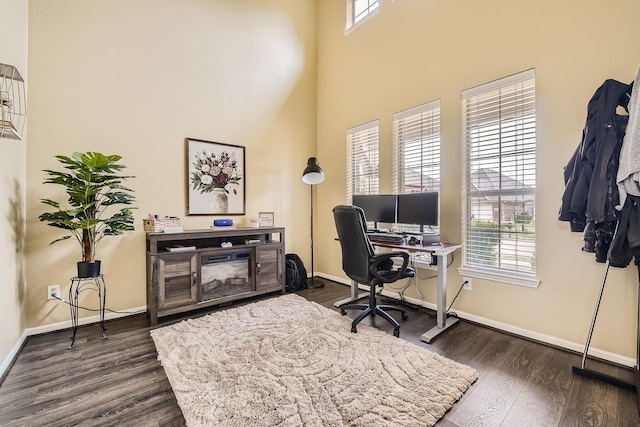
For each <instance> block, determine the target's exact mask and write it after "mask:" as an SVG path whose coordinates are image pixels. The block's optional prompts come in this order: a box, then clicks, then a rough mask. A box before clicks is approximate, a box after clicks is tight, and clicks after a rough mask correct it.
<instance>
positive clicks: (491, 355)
mask: <svg viewBox="0 0 640 427" xmlns="http://www.w3.org/2000/svg"><path fill="white" fill-rule="evenodd" d="M325 284H326V285H325V287H324V288H320V289H306V290H303V291H301V292H299V295H301V296H303V297H305V298H307V299H309V300H311V301H315V302H317V303H319V304H321V305H323V306H325V307H330V308H334V307H333V303H334V302H335V301H337V300H340V299H343V298H346V297H348V295H349V288H348V287H346V286H344V285H341V284H337V283H332V282H330V281H325ZM275 296H277V294H276V295H275ZM253 301H256V300H255V299H254V300H251V301H250V302H253ZM223 308H227V307H223ZM454 309H455V306H454ZM209 311H211V310H209ZM355 314H356V313H355V312H350V313H349V314H348V315H349V316H350V317H355ZM408 314H409V320H407V321H404V322H401V328H400V339H405V340H408V341H411V342H413V343H415V344H417V345H419V346H421V347H424V348H427V349H429V350H432V351H434V352H436V353H439V354H441V355H443V356H446V357H448V358H450V359H453V360H456V361H458V362H461V363H464V364H467V365H469V366H472V367H474V368H475V369H477V370H478V371H479V373H480V377H479V379H478V380H477V381H476V382H475V383H474V384H473V385H472V386H471V387H470V388H469V390H468V391H467V392H466V393H465V394H464V396H463V397H462V398H461V399H460V401H458V402H457V403H456V404H455V405H454V406H453V408H452V409H451V410H450V411H449V412H448V413H447V414H446V415H445V417H444V418H443V419H442V420H440V421H439V422H438V424H437V425H438V426H441V427H454V426H457V427H463V426H464V427H466V426H518V427H520V426H536V427H544V426H562V427H565V426H639V425H640V418H639V416H638V407H637V402H636V394H635V393H634V392H631V391H628V390H624V389H621V388H617V387H614V386H611V385H608V384H605V383H602V382H600V381H596V380H593V379H588V378H585V377H582V376H578V375H575V374H573V373H572V371H571V367H572V366H574V365H576V366H577V365H579V363H580V355H578V354H573V353H570V352H566V351H563V350H559V349H554V348H551V347H548V346H545V345H542V344H539V343H536V342H532V341H528V340H524V339H520V338H517V337H513V336H510V335H507V334H504V333H501V332H499V331H495V330H491V329H488V328H485V327H482V326H479V325H476V324H472V323H469V322H466V321H461V322H459V324H458V325H456V326H454V327H453V328H451V329H450V330H448V331H446V332H445V333H444V334H442V335H441V336H439V337H438V338H436V339H435V340H434V341H433V342H432V343H431V344H426V343H423V342H422V341H420V335H422V333H423V332H425V331H426V330H428V329H429V328H431V327H432V326H433V325H435V318H433V317H431V316H430V314H429V313H428V312H427V311H424V310H422V309H420V310H415V309H409V311H408ZM397 317H399V316H397ZM177 320H179V319H178V318H173V319H165V323H163V324H166V323H167V322H171V321H177ZM367 322H368V323H371V321H367ZM374 323H375V324H376V326H378V327H380V328H381V329H384V330H386V331H388V332H389V333H391V332H392V331H391V328H390V327H389V326H387V323H386V322H385V321H384V319H381V318H380V317H376V318H375V319H374ZM163 324H160V325H159V326H162V325H163ZM107 328H108V331H107V334H108V336H109V339H107V340H103V339H102V338H101V335H100V328H99V326H98V325H92V326H86V327H81V328H80V330H79V331H78V337H77V339H76V344H75V347H74V348H73V349H72V350H67V346H68V344H69V337H70V331H61V332H55V333H50V334H46V335H41V336H35V337H30V338H29V339H28V340H27V342H26V343H25V346H24V348H23V349H22V351H21V352H20V354H19V356H18V357H17V359H16V361H15V363H14V365H13V366H12V367H11V369H10V370H9V372H8V373H7V374H6V376H5V378H4V380H3V382H2V384H0V425H1V426H30V427H31V426H183V425H184V424H185V422H184V418H183V417H182V413H181V412H180V408H179V407H178V405H177V403H176V399H175V396H174V394H173V391H172V390H171V386H170V385H169V381H168V380H167V377H166V376H165V373H164V370H163V369H162V366H161V365H160V363H159V362H158V361H157V360H156V351H155V347H154V344H153V341H152V339H151V337H150V335H149V330H150V328H149V322H148V320H147V318H146V316H142V315H139V316H133V317H128V318H125V319H119V320H114V321H110V322H108V324H107ZM589 367H590V368H593V369H598V370H599V371H600V372H603V373H606V374H608V375H613V376H618V377H625V376H626V379H631V378H632V371H631V370H629V369H625V368H619V367H616V366H613V365H610V364H606V363H598V362H592V361H589Z"/></svg>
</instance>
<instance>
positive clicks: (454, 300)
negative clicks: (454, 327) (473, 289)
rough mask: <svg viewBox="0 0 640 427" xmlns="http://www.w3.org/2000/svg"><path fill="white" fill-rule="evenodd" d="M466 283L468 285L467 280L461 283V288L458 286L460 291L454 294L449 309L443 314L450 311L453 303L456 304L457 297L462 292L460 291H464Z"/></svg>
mask: <svg viewBox="0 0 640 427" xmlns="http://www.w3.org/2000/svg"><path fill="white" fill-rule="evenodd" d="M467 283H469V281H468V280H465V281H464V282H462V286H460V289H458V292H456V296H455V297H453V300H452V301H451V304H450V305H449V308H447V311H445V314H449V310H451V307H453V303H454V302H456V298H458V295H460V292H462V289H464V285H466V284H467ZM452 315H455V313H452Z"/></svg>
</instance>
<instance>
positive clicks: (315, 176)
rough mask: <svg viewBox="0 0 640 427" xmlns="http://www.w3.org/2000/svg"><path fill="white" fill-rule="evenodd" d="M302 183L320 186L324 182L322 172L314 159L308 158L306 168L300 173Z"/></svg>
mask: <svg viewBox="0 0 640 427" xmlns="http://www.w3.org/2000/svg"><path fill="white" fill-rule="evenodd" d="M302 181H303V182H304V183H305V184H311V185H313V184H320V183H321V182H322V181H324V172H323V171H322V168H321V167H320V165H319V164H318V159H316V158H315V157H309V160H307V167H306V168H305V170H304V172H303V173H302Z"/></svg>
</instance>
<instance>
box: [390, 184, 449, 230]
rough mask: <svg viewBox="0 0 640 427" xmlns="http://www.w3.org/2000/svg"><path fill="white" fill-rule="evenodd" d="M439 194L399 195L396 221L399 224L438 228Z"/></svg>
mask: <svg viewBox="0 0 640 427" xmlns="http://www.w3.org/2000/svg"><path fill="white" fill-rule="evenodd" d="M438 203H439V201H438V192H437V191H432V192H428V193H408V194H398V211H397V218H396V221H397V222H398V223H399V224H417V225H420V226H421V228H422V226H423V225H428V226H437V225H438V212H439V210H440V209H439V204H438Z"/></svg>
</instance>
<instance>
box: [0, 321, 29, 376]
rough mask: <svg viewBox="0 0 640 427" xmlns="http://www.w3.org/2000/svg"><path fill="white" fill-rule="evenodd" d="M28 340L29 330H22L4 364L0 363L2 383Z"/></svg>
mask: <svg viewBox="0 0 640 427" xmlns="http://www.w3.org/2000/svg"><path fill="white" fill-rule="evenodd" d="M26 341H27V331H26V330H25V331H23V332H22V335H20V338H18V341H17V342H16V344H15V345H14V346H13V348H12V349H11V351H10V352H9V354H8V355H7V357H6V358H5V359H4V361H3V362H2V365H0V384H2V382H3V381H4V377H5V375H6V373H7V372H9V368H11V366H12V365H13V362H14V361H15V360H16V357H18V354H20V350H22V347H23V346H24V343H25V342H26Z"/></svg>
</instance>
